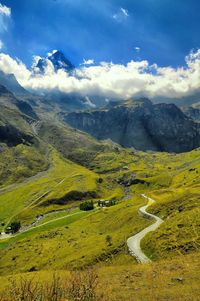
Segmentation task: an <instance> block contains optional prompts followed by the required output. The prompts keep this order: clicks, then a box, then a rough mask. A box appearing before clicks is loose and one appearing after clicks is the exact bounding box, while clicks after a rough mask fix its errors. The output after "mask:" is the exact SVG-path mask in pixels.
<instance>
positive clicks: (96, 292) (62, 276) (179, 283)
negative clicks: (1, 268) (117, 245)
mask: <svg viewBox="0 0 200 301" xmlns="http://www.w3.org/2000/svg"><path fill="white" fill-rule="evenodd" d="M124 256H125V255H122V257H121V258H118V260H116V259H114V260H113V262H109V263H107V264H106V265H105V263H102V266H99V265H98V267H96V269H95V270H94V269H88V270H85V271H76V272H69V271H57V272H56V273H53V274H52V273H51V272H47V271H41V272H33V273H26V274H22V275H15V276H9V277H1V278H0V288H1V289H0V291H1V293H0V296H1V297H0V301H165V300H166V301H200V286H199V280H200V253H194V254H190V255H186V256H182V255H180V256H179V257H176V258H173V259H171V260H162V261H158V262H154V263H152V264H135V263H132V262H131V260H130V258H129V257H128V259H126V260H125V258H124ZM123 262H124V263H123ZM125 262H126V264H125Z"/></svg>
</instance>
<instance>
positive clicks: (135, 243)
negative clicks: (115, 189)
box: [127, 194, 164, 263]
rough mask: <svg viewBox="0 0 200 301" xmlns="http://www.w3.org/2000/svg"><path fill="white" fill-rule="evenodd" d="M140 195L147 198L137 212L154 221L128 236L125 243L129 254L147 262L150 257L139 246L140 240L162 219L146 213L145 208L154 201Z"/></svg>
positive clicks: (149, 260)
mask: <svg viewBox="0 0 200 301" xmlns="http://www.w3.org/2000/svg"><path fill="white" fill-rule="evenodd" d="M141 196H142V197H144V198H145V199H147V200H148V204H147V205H146V206H143V207H140V209H139V213H140V214H141V215H142V216H144V217H145V218H148V219H154V220H155V223H154V224H152V225H150V226H148V227H147V228H145V229H144V230H142V231H140V232H139V233H137V234H135V235H133V236H132V237H130V238H128V240H127V245H128V249H129V252H130V254H131V255H132V256H134V257H135V258H136V259H137V261H138V262H141V263H149V262H151V259H150V258H148V257H147V256H146V255H145V254H144V253H143V251H142V249H141V246H140V243H141V240H142V239H143V238H144V237H145V236H146V234H147V233H149V232H151V231H154V230H156V229H157V228H158V227H159V226H160V225H161V224H162V223H163V222H164V221H163V220H162V219H161V218H159V217H158V216H156V215H153V214H151V213H148V212H147V211H146V209H147V208H148V207H149V206H151V205H152V204H153V203H155V201H154V200H153V199H151V198H149V197H147V196H146V195H145V194H142V195H141Z"/></svg>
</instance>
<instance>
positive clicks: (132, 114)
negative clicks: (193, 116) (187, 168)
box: [65, 99, 200, 152]
mask: <svg viewBox="0 0 200 301" xmlns="http://www.w3.org/2000/svg"><path fill="white" fill-rule="evenodd" d="M65 121H66V122H67V123H68V124H70V125H71V126H73V127H75V128H77V129H80V130H82V131H85V132H88V133H90V134H91V135H93V136H95V137H96V138H98V139H107V138H110V139H112V140H113V141H115V142H117V143H119V144H121V145H122V146H124V147H134V148H136V149H139V150H156V151H168V152H184V151H189V150H191V149H194V148H196V147H198V146H200V125H199V124H197V123H195V122H193V121H192V120H190V119H189V118H188V117H186V116H185V115H184V114H183V113H182V111H181V110H180V109H178V108H177V107H176V106H175V105H173V104H157V105H153V104H152V103H151V102H150V101H149V100H147V99H142V100H139V101H129V102H127V103H125V104H124V105H120V106H116V107H113V108H110V109H105V110H96V111H91V112H77V113H70V114H68V115H67V116H66V117H65Z"/></svg>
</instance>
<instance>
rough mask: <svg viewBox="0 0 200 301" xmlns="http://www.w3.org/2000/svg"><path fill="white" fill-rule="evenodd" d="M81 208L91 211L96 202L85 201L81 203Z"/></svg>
mask: <svg viewBox="0 0 200 301" xmlns="http://www.w3.org/2000/svg"><path fill="white" fill-rule="evenodd" d="M79 208H80V210H83V211H89V210H93V209H94V202H93V201H85V202H83V203H81V204H80V206H79Z"/></svg>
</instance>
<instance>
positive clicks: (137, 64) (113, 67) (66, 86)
mask: <svg viewBox="0 0 200 301" xmlns="http://www.w3.org/2000/svg"><path fill="white" fill-rule="evenodd" d="M48 62H49V64H47V67H46V69H45V73H44V75H42V74H39V73H34V72H33V71H30V70H28V69H27V67H26V66H25V65H24V64H23V63H22V62H21V61H19V60H17V59H16V60H15V59H13V58H11V57H10V56H9V55H6V54H3V53H0V70H3V71H4V72H5V73H14V74H15V76H16V78H17V80H18V81H19V82H20V84H21V85H22V86H24V87H25V88H26V89H28V90H30V91H35V92H38V93H39V92H40V93H41V92H46V91H48V92H49V91H51V90H54V89H57V90H59V91H61V92H65V93H71V92H76V93H81V94H82V95H83V96H88V97H90V96H91V95H101V96H104V97H105V98H113V97H114V98H123V99H127V98H130V97H134V96H138V95H143V96H147V97H150V98H153V97H155V96H157V97H159V96H165V97H171V98H173V97H177V98H179V97H182V96H187V95H191V94H193V93H195V92H197V91H200V49H199V50H197V51H196V52H194V51H193V52H191V53H190V54H189V55H188V56H187V57H186V66H185V67H179V68H172V67H159V66H158V65H156V64H153V65H150V64H149V62H148V61H146V60H143V61H130V62H129V63H128V64H126V65H122V64H113V63H108V62H102V63H100V64H99V65H92V66H91V65H89V66H88V65H84V66H82V67H80V68H78V69H76V70H75V71H74V73H73V75H70V74H68V73H67V72H65V71H64V70H58V71H57V72H55V70H54V68H53V65H52V63H51V62H50V61H48ZM88 99H89V98H88ZM88 99H87V100H88Z"/></svg>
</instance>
